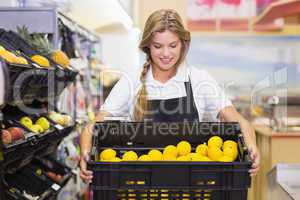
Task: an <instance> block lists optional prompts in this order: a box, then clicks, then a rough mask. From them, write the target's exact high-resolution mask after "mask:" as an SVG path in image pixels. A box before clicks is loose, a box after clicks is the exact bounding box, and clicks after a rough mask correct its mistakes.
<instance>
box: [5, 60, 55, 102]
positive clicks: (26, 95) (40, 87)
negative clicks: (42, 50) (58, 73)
mask: <svg viewBox="0 0 300 200" xmlns="http://www.w3.org/2000/svg"><path fill="white" fill-rule="evenodd" d="M1 60H2V59H1ZM2 63H3V66H4V67H3V69H4V72H5V73H6V75H5V76H6V77H7V79H8V84H6V87H7V88H6V91H7V92H6V96H5V97H6V99H5V102H7V103H20V102H25V103H26V102H32V101H33V100H34V99H37V100H42V101H45V100H48V98H54V92H52V93H49V90H48V85H49V83H48V82H49V81H48V79H49V71H51V69H44V68H34V67H32V66H30V65H20V64H12V63H8V62H5V61H3V60H2ZM53 74H54V73H53ZM53 80H54V78H53Z"/></svg>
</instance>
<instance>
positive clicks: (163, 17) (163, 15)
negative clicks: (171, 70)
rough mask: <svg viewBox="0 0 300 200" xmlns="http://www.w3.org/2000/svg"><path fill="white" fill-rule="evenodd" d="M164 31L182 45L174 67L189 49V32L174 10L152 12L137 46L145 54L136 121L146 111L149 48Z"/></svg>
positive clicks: (135, 112)
mask: <svg viewBox="0 0 300 200" xmlns="http://www.w3.org/2000/svg"><path fill="white" fill-rule="evenodd" d="M166 30H169V31H171V32H173V33H175V34H177V36H178V37H179V39H180V42H181V44H182V45H181V53H180V56H179V59H178V61H177V63H176V64H175V67H177V66H178V65H179V64H180V63H181V62H182V61H183V60H184V58H185V56H186V54H187V51H188V49H189V45H190V40H191V36H190V32H189V31H187V30H186V29H185V28H184V26H183V22H182V19H181V18H180V16H179V14H178V13H177V12H176V11H175V10H171V9H161V10H157V11H155V12H153V13H152V14H151V15H150V16H149V18H148V19H147V21H146V24H145V28H144V32H143V35H142V40H141V42H140V45H139V48H140V49H141V50H142V51H143V52H144V53H145V54H146V62H145V63H144V65H143V70H142V73H141V75H140V81H141V82H142V87H141V89H140V90H139V92H138V94H137V101H136V104H135V107H134V113H133V115H134V119H135V120H136V121H143V120H144V118H145V117H146V112H147V110H148V103H147V90H146V75H147V72H148V70H149V68H150V64H151V62H152V60H151V55H150V48H149V46H150V43H151V41H152V38H153V36H154V34H155V33H156V32H164V31H166Z"/></svg>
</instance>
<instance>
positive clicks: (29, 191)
mask: <svg viewBox="0 0 300 200" xmlns="http://www.w3.org/2000/svg"><path fill="white" fill-rule="evenodd" d="M4 183H5V187H6V188H7V189H6V190H5V192H6V194H5V195H6V199H9V200H19V199H25V200H29V199H31V198H30V197H29V195H30V196H32V197H37V199H38V200H46V199H47V200H48V199H53V200H54V199H56V198H55V197H56V195H57V192H58V191H59V190H60V188H61V187H60V186H59V185H57V184H56V183H54V182H53V181H52V180H51V179H50V178H49V177H48V176H47V175H46V174H44V173H43V172H39V171H37V170H36V168H35V167H32V166H31V165H27V166H25V167H24V168H22V169H21V170H19V171H18V172H17V173H14V174H6V175H5V178H4Z"/></svg>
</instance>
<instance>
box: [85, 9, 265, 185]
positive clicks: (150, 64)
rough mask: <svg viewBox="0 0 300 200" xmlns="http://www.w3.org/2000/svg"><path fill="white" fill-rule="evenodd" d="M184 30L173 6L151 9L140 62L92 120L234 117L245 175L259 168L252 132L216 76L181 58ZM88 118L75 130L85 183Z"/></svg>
mask: <svg viewBox="0 0 300 200" xmlns="http://www.w3.org/2000/svg"><path fill="white" fill-rule="evenodd" d="M190 40H191V37H190V33H189V32H188V31H187V30H186V29H185V28H184V26H183V23H182V20H181V18H180V16H179V15H178V13H177V12H176V11H174V10H168V9H162V10H158V11H155V12H154V13H152V14H151V15H150V17H149V18H148V20H147V21H146V24H145V28H144V32H143V35H142V40H141V42H140V45H139V47H140V49H141V50H142V51H143V52H144V53H145V54H146V62H145V63H144V65H143V67H142V69H141V71H140V72H138V73H133V72H132V73H127V74H125V75H124V76H123V77H122V78H121V79H120V80H119V81H118V83H117V84H116V85H115V86H114V88H113V89H112V91H111V93H110V94H109V96H108V97H107V99H106V101H105V102H104V104H103V106H102V107H101V111H100V112H99V113H98V115H97V119H96V121H103V120H104V118H105V117H109V116H124V115H127V116H129V117H130V118H131V119H132V120H134V121H143V120H145V119H151V120H153V121H161V122H180V121H194V120H197V121H201V120H202V117H203V113H204V112H207V111H209V112H210V113H211V115H212V117H213V118H215V119H219V120H222V121H226V122H239V123H240V125H241V129H242V132H243V134H244V137H245V140H246V144H247V146H248V148H249V149H250V151H251V157H252V159H253V160H254V162H253V165H252V169H251V170H250V174H251V175H252V176H253V175H256V173H257V172H258V170H259V161H260V159H259V153H258V150H257V146H256V142H255V132H254V130H253V128H252V127H251V126H250V124H249V123H248V122H247V120H245V119H244V118H243V117H242V116H241V115H240V114H239V113H238V112H237V111H236V109H235V108H234V107H233V106H232V104H231V102H230V100H229V99H228V98H227V97H226V96H225V94H224V92H223V91H222V89H221V88H220V87H219V86H218V84H217V83H216V81H215V80H214V79H213V78H212V77H211V76H210V75H209V74H208V73H207V72H206V71H204V70H200V69H198V68H195V67H192V66H188V65H187V64H186V62H185V57H186V54H187V52H188V49H189V45H190ZM92 128H93V123H90V124H88V125H87V126H86V127H85V129H84V131H83V133H82V135H81V155H82V156H81V161H80V167H81V178H82V179H84V180H85V181H88V182H90V181H91V180H92V172H91V171H88V170H87V169H86V161H87V157H88V156H87V155H88V154H89V152H90V149H91V138H92V137H91V135H92Z"/></svg>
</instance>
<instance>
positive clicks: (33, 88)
mask: <svg viewBox="0 0 300 200" xmlns="http://www.w3.org/2000/svg"><path fill="white" fill-rule="evenodd" d="M8 18H9V20H7V19H8ZM57 22H58V16H57V11H56V10H55V9H48V8H0V24H1V28H3V29H1V32H0V43H1V45H3V46H4V47H5V49H7V50H9V51H16V50H21V52H22V56H23V57H25V58H26V60H27V61H28V62H29V63H28V64H14V63H11V62H8V61H5V60H4V59H2V58H1V59H0V67H1V70H0V71H1V74H2V75H3V77H5V80H3V79H2V83H1V86H2V85H4V88H5V90H3V91H5V94H2V95H1V98H2V97H3V102H2V101H1V105H0V106H1V107H0V115H1V119H0V125H1V127H0V129H1V131H0V138H2V130H3V129H4V126H5V128H8V127H18V128H19V129H20V130H23V133H24V135H23V136H24V138H23V139H19V140H17V141H14V142H13V143H10V144H3V143H2V139H1V140H0V199H1V200H2V199H27V198H25V196H24V194H23V193H22V191H23V189H24V188H23V189H22V187H23V186H24V187H25V186H26V183H25V182H24V184H21V183H20V188H19V189H16V188H15V186H14V184H17V186H19V183H16V182H14V180H15V179H16V180H19V179H20V180H21V179H23V178H24V176H25V177H27V178H28V179H30V180H31V181H29V182H28V184H32V185H31V186H30V187H29V188H30V189H32V191H33V193H36V192H39V194H38V196H39V200H42V199H54V198H55V196H56V195H57V194H58V193H59V191H60V190H61V189H62V188H63V186H64V185H65V184H66V182H67V181H68V180H69V179H70V178H71V177H72V176H73V172H72V171H71V169H69V168H68V167H66V166H65V165H60V164H59V163H56V161H55V160H51V157H49V158H48V156H49V155H50V154H53V153H55V151H56V149H57V146H58V144H59V143H60V142H61V141H62V140H63V139H64V138H65V137H66V136H68V135H69V134H70V133H71V132H72V131H73V130H74V129H75V126H76V124H75V121H73V122H72V123H71V124H69V125H68V126H62V125H59V124H58V123H57V122H54V121H51V120H50V119H48V120H49V122H50V129H49V130H47V131H46V132H45V133H42V134H36V133H34V132H33V131H32V130H29V129H27V128H26V127H23V126H22V125H21V124H20V123H19V122H18V121H19V119H20V117H21V116H24V115H26V116H27V115H28V116H30V117H32V118H35V119H37V118H38V117H41V116H44V117H47V113H48V111H49V109H52V108H53V109H54V110H56V100H57V98H58V97H59V96H60V94H61V92H62V90H63V89H64V88H66V87H67V86H68V85H69V84H70V83H74V81H75V80H76V75H77V71H76V70H75V69H73V68H72V67H70V68H67V69H64V68H62V67H60V66H59V65H57V64H56V63H54V62H53V61H52V60H51V59H50V60H49V61H50V67H49V68H43V67H41V66H39V65H38V64H37V63H34V62H32V60H31V59H30V56H31V52H28V51H27V50H30V46H26V45H27V44H26V42H25V41H23V40H22V39H21V38H20V37H19V36H18V35H17V34H14V33H13V32H9V30H11V31H15V30H16V27H17V26H23V25H25V26H26V27H28V30H29V31H30V32H38V33H43V34H51V36H52V37H51V38H52V43H53V46H54V47H55V48H57V47H58V37H59V35H58V23H57ZM31 51H32V52H34V53H37V54H38V52H35V50H34V49H31ZM26 53H28V55H29V56H26ZM24 73H27V75H28V77H27V79H23V82H18V80H19V78H20V77H21V79H22V76H23V75H24ZM25 77H26V76H25ZM58 85H60V87H59V86H58ZM16 91H18V93H16ZM49 91H50V92H49ZM15 94H20V95H19V96H18V98H16V96H15ZM49 97H50V98H49ZM49 99H50V100H52V99H53V100H54V103H53V102H49ZM48 104H51V106H48ZM45 105H47V106H48V107H46V106H45ZM24 107H26V108H30V109H32V110H34V109H37V110H36V113H35V114H33V113H31V114H30V113H26V111H24V110H23V109H24ZM38 111H39V112H38ZM46 158H47V160H46V161H44V164H45V163H49V162H52V164H51V166H52V165H53V166H55V165H59V166H60V167H58V168H59V169H50V168H49V167H48V168H47V167H46V166H45V171H41V170H40V169H39V168H36V169H37V170H35V169H34V168H33V166H34V163H37V162H38V161H37V159H46ZM41 166H42V165H38V167H41ZM51 170H56V171H58V172H59V173H64V175H63V177H62V178H63V181H62V182H57V181H55V179H54V178H53V177H51V176H50V175H48V174H46V172H47V171H48V172H50V171H51ZM61 170H66V171H65V172H62V171H61ZM17 171H18V173H16V172H17ZM48 172H47V173H48ZM20 176H22V177H20ZM7 177H9V178H8V179H6V178H7ZM56 178H57V177H56ZM24 180H25V179H24ZM26 181H28V180H27V179H26ZM34 184H36V186H34ZM27 187H28V185H27ZM40 187H41V188H40ZM9 188H10V189H9ZM8 189H9V190H8ZM38 190H40V191H38ZM44 190H45V191H44ZM40 192H41V193H40Z"/></svg>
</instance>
